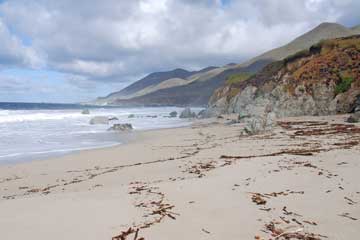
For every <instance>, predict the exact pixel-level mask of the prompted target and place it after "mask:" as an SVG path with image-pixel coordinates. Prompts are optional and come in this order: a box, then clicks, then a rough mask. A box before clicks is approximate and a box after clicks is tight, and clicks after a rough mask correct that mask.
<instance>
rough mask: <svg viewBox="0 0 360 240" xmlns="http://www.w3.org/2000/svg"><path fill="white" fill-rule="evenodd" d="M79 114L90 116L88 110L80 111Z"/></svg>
mask: <svg viewBox="0 0 360 240" xmlns="http://www.w3.org/2000/svg"><path fill="white" fill-rule="evenodd" d="M81 114H85V115H88V114H90V110H89V109H84V110H82V111H81Z"/></svg>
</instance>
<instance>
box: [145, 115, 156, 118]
mask: <svg viewBox="0 0 360 240" xmlns="http://www.w3.org/2000/svg"><path fill="white" fill-rule="evenodd" d="M146 117H148V118H157V116H156V115H147V116H146Z"/></svg>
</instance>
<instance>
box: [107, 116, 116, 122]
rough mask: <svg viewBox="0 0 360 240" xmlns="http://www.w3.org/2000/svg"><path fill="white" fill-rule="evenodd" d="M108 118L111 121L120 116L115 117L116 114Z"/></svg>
mask: <svg viewBox="0 0 360 240" xmlns="http://www.w3.org/2000/svg"><path fill="white" fill-rule="evenodd" d="M108 119H109V121H116V120H119V118H117V117H115V116H109V117H108Z"/></svg>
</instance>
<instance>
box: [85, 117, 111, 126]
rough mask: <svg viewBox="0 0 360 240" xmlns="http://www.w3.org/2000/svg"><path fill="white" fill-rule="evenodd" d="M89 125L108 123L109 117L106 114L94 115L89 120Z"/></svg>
mask: <svg viewBox="0 0 360 240" xmlns="http://www.w3.org/2000/svg"><path fill="white" fill-rule="evenodd" d="M90 124H91V125H95V124H109V117H107V116H96V117H93V118H92V119H91V120H90Z"/></svg>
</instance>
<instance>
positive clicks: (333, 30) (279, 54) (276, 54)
mask: <svg viewBox="0 0 360 240" xmlns="http://www.w3.org/2000/svg"><path fill="white" fill-rule="evenodd" d="M356 34H360V25H359V26H355V27H353V28H347V27H345V26H342V25H340V24H337V23H321V24H320V25H318V26H317V27H315V28H314V29H312V30H311V31H309V32H307V33H305V34H303V35H301V36H299V37H297V38H296V39H294V40H293V41H291V42H290V43H288V44H286V45H284V46H282V47H279V48H275V49H273V50H270V51H268V52H265V53H263V54H261V55H259V56H257V57H255V58H253V59H251V60H249V61H247V62H245V63H243V64H240V66H247V65H249V64H252V63H254V62H256V61H258V60H260V59H268V60H270V61H278V60H282V59H284V58H286V57H287V56H290V55H292V54H295V53H297V52H299V51H301V50H303V49H306V48H309V47H310V46H312V45H314V44H316V43H317V42H319V41H321V40H325V39H332V38H339V37H347V36H351V35H356Z"/></svg>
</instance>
